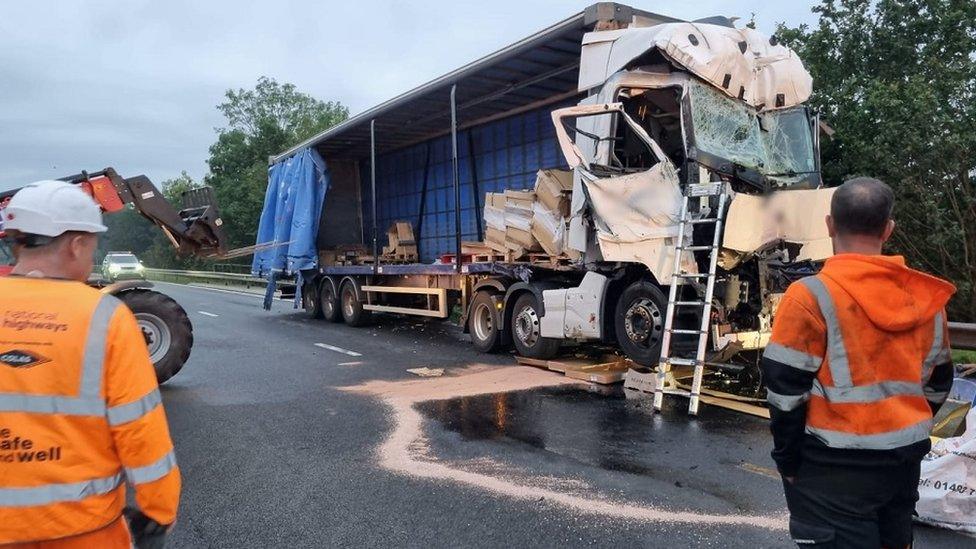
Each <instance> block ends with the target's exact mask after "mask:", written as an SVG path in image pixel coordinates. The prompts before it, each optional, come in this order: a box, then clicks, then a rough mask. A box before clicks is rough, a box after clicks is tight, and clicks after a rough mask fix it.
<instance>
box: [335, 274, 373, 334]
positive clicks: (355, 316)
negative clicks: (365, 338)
mask: <svg viewBox="0 0 976 549" xmlns="http://www.w3.org/2000/svg"><path fill="white" fill-rule="evenodd" d="M339 296H340V298H341V299H340V304H341V305H342V319H343V320H345V321H346V324H348V325H350V326H365V325H366V324H367V323H368V322H369V311H365V310H363V302H362V301H360V300H359V295H358V293H357V292H356V287H355V286H354V285H353V283H352V281H349V280H347V281H346V282H344V283H343V284H342V289H341V290H340V291H339Z"/></svg>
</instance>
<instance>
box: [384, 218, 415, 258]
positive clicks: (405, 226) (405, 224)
mask: <svg viewBox="0 0 976 549" xmlns="http://www.w3.org/2000/svg"><path fill="white" fill-rule="evenodd" d="M386 237H387V238H388V239H389V241H390V242H389V244H390V246H389V247H390V248H391V249H392V250H394V251H396V249H397V248H398V247H399V246H400V245H401V244H404V245H411V244H414V245H416V243H417V242H416V241H415V240H414V238H413V225H411V224H410V222H409V221H396V222H394V223H393V224H392V225H390V228H389V229H387V230H386Z"/></svg>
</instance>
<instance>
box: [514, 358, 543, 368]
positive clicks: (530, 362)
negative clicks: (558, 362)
mask: <svg viewBox="0 0 976 549" xmlns="http://www.w3.org/2000/svg"><path fill="white" fill-rule="evenodd" d="M515 362H518V363H519V364H524V365H526V366H535V367H536V368H546V369H548V367H549V361H548V360H542V359H539V358H529V357H527V356H518V355H516V356H515Z"/></svg>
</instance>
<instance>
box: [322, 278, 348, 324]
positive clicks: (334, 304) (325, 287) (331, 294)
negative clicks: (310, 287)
mask: <svg viewBox="0 0 976 549" xmlns="http://www.w3.org/2000/svg"><path fill="white" fill-rule="evenodd" d="M319 305H320V307H321V308H322V318H324V319H325V320H327V321H329V322H342V312H340V311H339V296H337V295H336V292H335V286H334V285H333V281H332V280H331V279H328V278H327V279H325V280H323V281H322V284H321V286H320V287H319Z"/></svg>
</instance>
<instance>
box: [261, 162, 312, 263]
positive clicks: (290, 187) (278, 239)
mask: <svg viewBox="0 0 976 549" xmlns="http://www.w3.org/2000/svg"><path fill="white" fill-rule="evenodd" d="M328 190H329V171H328V168H327V167H326V165H325V160H323V159H322V157H321V156H319V154H318V153H317V152H315V151H313V150H311V149H304V150H302V151H301V152H299V153H297V154H295V155H294V156H292V157H290V158H288V159H287V160H284V161H282V162H279V163H277V164H275V165H273V166H271V167H270V168H269V169H268V190H267V192H266V193H265V196H264V209H263V210H262V211H261V220H260V222H259V224H258V238H257V244H258V245H266V244H271V243H280V244H283V243H285V242H288V244H287V245H282V246H273V247H270V248H268V249H264V250H261V251H259V252H257V253H255V254H254V262H253V263H252V264H251V272H252V273H253V274H254V275H255V276H261V277H266V278H269V279H272V278H273V277H272V276H271V275H272V274H274V275H278V274H286V275H287V274H295V273H298V272H300V271H302V270H305V269H314V268H316V267H317V265H318V251H317V248H316V245H315V238H316V235H317V234H318V229H319V218H320V217H321V215H322V204H323V203H324V200H325V193H326V192H328Z"/></svg>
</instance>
